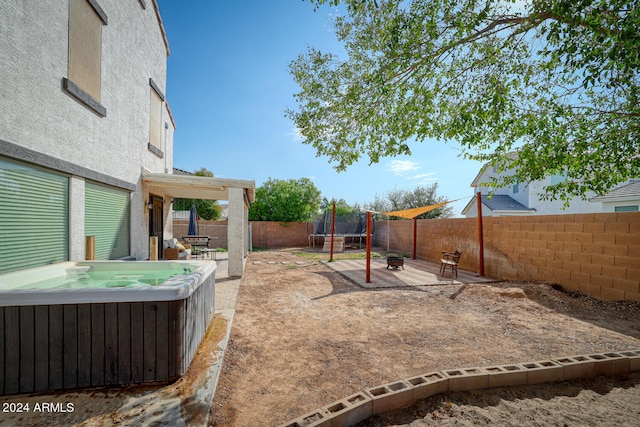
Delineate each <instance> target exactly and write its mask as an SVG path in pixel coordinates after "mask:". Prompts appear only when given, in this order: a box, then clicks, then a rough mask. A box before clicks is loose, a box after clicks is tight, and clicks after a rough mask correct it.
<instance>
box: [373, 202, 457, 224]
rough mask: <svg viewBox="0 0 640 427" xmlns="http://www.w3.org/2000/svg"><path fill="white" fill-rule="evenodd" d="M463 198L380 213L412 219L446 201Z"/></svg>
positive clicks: (442, 204) (440, 205) (444, 203)
mask: <svg viewBox="0 0 640 427" xmlns="http://www.w3.org/2000/svg"><path fill="white" fill-rule="evenodd" d="M462 199H464V197H462V198H460V199H455V200H449V201H447V202H443V203H438V204H435V205H429V206H421V207H419V208H411V209H403V210H399V211H391V212H380V213H381V214H384V215H389V216H398V217H400V218H407V219H413V218H415V217H417V216H419V215H422V214H423V213H425V212H429V211H432V210H434V209H438V208H439V207H442V206H444V205H446V204H448V203H453V202H457V201H458V200H462Z"/></svg>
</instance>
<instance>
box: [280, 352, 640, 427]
mask: <svg viewBox="0 0 640 427" xmlns="http://www.w3.org/2000/svg"><path fill="white" fill-rule="evenodd" d="M631 372H640V349H632V350H625V351H616V352H613V351H612V352H606V353H593V354H590V355H575V356H565V357H559V358H557V359H551V360H542V361H538V362H525V363H517V364H516V363H512V364H506V365H497V366H488V367H472V368H461V369H448V370H446V371H434V372H430V373H428V374H424V375H418V376H414V377H411V378H408V379H405V380H399V381H394V382H391V383H388V384H383V385H381V386H378V387H370V388H368V389H366V390H365V391H364V392H358V393H354V394H352V395H350V396H349V397H346V398H344V399H340V400H338V401H336V402H334V403H332V404H330V405H327V406H324V407H322V408H320V409H318V410H316V411H312V412H309V413H307V414H306V415H303V416H301V417H299V418H296V419H295V420H293V421H291V422H288V423H285V424H281V425H280V427H338V426H349V425H353V424H356V423H358V422H360V421H364V420H366V419H368V418H370V417H371V416H373V415H376V414H381V413H384V412H389V411H393V410H396V409H400V408H403V407H406V406H409V405H411V404H413V403H414V402H415V401H416V400H420V399H426V398H428V397H430V396H433V395H436V394H439V393H444V392H447V391H471V390H480V389H482V388H485V389H489V388H495V387H508V386H517V385H526V384H528V385H534V384H540V383H542V382H560V381H565V380H572V379H581V378H593V377H596V376H600V375H612V376H615V375H626V374H629V373H631ZM492 378H493V379H492ZM452 380H453V384H452ZM482 385H484V387H481V386H482ZM465 387H467V388H465Z"/></svg>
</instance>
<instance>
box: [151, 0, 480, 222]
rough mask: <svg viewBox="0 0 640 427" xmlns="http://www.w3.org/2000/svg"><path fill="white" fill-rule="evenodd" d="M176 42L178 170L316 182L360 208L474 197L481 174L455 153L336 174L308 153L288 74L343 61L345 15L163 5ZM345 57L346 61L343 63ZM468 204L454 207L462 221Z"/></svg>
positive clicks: (173, 90) (422, 149) (170, 84)
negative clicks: (319, 58)
mask: <svg viewBox="0 0 640 427" xmlns="http://www.w3.org/2000/svg"><path fill="white" fill-rule="evenodd" d="M158 5H159V7H160V12H161V14H162V19H163V22H164V26H165V29H166V31H167V37H168V39H169V48H170V50H171V56H170V57H169V58H168V70H167V89H166V94H167V100H168V102H169V105H170V107H171V111H172V113H173V116H174V118H175V121H176V127H177V130H176V132H175V134H174V166H175V167H178V168H181V169H186V170H189V171H194V170H197V169H199V168H200V167H206V168H207V169H209V170H211V171H212V172H213V173H214V174H215V176H216V177H220V178H234V179H249V180H255V182H256V186H260V185H262V183H264V182H265V181H266V180H267V179H269V178H277V179H298V178H303V177H307V178H310V179H312V180H313V182H314V183H315V185H316V186H317V187H318V188H319V189H320V191H321V192H322V196H323V197H327V198H329V199H331V198H332V197H335V198H337V199H345V200H346V201H347V202H348V203H350V204H353V203H356V202H357V203H359V204H360V205H362V204H364V203H366V202H370V201H373V200H374V198H375V196H376V194H378V195H380V196H382V197H384V195H385V194H386V192H387V191H389V190H392V189H394V188H398V189H408V190H412V189H414V188H415V187H417V186H418V185H427V184H431V183H433V182H438V186H439V187H438V194H439V195H442V196H445V197H447V198H448V199H451V200H452V199H457V198H460V197H466V196H471V195H472V194H473V190H472V188H471V187H470V185H471V181H472V180H473V178H474V177H475V176H476V174H477V173H478V171H479V169H480V166H481V164H480V163H478V162H474V161H469V160H464V159H462V158H460V157H458V154H459V148H458V146H457V145H456V144H455V143H448V144H444V143H439V142H435V141H425V142H423V143H413V144H411V145H410V147H411V149H412V152H413V154H412V155H411V156H398V157H393V158H384V159H382V160H381V161H380V163H378V164H375V165H371V166H369V165H368V160H367V159H366V158H365V159H362V160H361V161H360V163H358V164H355V165H353V166H351V167H350V168H349V169H348V170H347V171H346V172H341V173H338V172H336V171H335V170H334V169H333V168H332V166H331V164H329V162H328V159H327V158H326V157H316V152H315V149H314V148H313V147H311V146H308V145H305V144H302V142H301V139H300V138H299V136H298V135H296V131H295V128H294V125H293V122H291V120H289V119H288V118H286V117H285V116H284V112H285V110H286V109H287V108H295V107H296V103H295V100H294V99H293V94H295V93H296V92H298V91H299V88H298V86H297V85H296V84H295V82H294V81H293V78H292V76H291V75H290V74H289V71H288V65H289V63H290V62H291V61H292V60H293V59H295V58H296V57H297V56H298V55H300V54H303V53H305V52H306V50H307V48H308V47H309V46H313V47H315V48H318V49H321V50H323V51H331V52H333V53H337V54H341V53H342V52H343V50H342V47H341V45H340V44H339V43H338V42H337V40H336V38H335V35H334V33H333V26H332V20H333V19H334V17H335V16H336V14H337V13H339V10H338V9H336V8H332V7H330V6H323V7H321V8H320V9H319V10H318V11H315V12H314V6H313V5H312V4H310V3H309V2H308V1H303V0H276V1H258V0H253V1H250V0H235V1H210V0H190V1H177V0H158ZM343 57H344V56H343ZM468 201H469V199H465V200H461V201H459V202H456V203H454V205H453V206H454V212H455V214H456V216H460V215H461V211H462V208H463V207H464V206H465V205H466V203H467V202H468Z"/></svg>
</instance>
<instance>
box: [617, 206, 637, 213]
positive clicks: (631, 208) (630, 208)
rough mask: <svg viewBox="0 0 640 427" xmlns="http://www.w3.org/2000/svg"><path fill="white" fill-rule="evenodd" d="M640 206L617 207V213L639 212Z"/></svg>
mask: <svg viewBox="0 0 640 427" xmlns="http://www.w3.org/2000/svg"><path fill="white" fill-rule="evenodd" d="M639 207H640V206H638V205H631V206H616V207H615V211H616V212H638V208H639Z"/></svg>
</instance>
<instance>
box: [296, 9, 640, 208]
mask: <svg viewBox="0 0 640 427" xmlns="http://www.w3.org/2000/svg"><path fill="white" fill-rule="evenodd" d="M311 2H312V3H314V4H315V5H316V7H318V6H319V5H321V4H323V3H329V4H332V5H335V4H338V3H340V1H338V0H315V1H314V0H312V1H311ZM344 3H345V4H346V11H347V14H346V15H345V16H340V17H338V18H337V19H336V22H335V31H336V35H337V36H338V39H339V40H340V41H341V42H342V43H344V47H345V50H346V52H347V55H348V58H346V59H344V60H341V59H340V58H338V57H337V56H336V55H334V54H330V53H323V52H320V51H318V50H316V49H313V48H310V49H309V50H308V52H307V53H306V54H304V55H301V56H299V57H298V58H297V59H296V60H294V61H293V62H292V63H291V65H290V71H291V73H292V75H293V77H294V79H295V81H296V82H297V83H298V85H299V86H300V88H301V92H300V93H298V94H296V95H295V97H296V100H297V102H298V106H299V108H298V110H287V112H286V114H287V116H289V117H290V118H292V119H293V121H294V122H295V124H296V126H297V127H298V129H299V130H300V132H301V134H302V135H303V137H304V138H305V140H304V143H306V144H311V145H313V146H314V147H315V148H316V150H317V153H318V155H324V156H328V158H329V161H330V162H332V163H334V166H335V168H336V169H337V170H339V171H340V170H344V169H346V168H347V167H348V166H349V165H351V164H353V163H354V162H356V161H357V160H359V158H360V157H361V155H363V154H366V155H367V156H368V158H369V161H370V162H371V163H375V162H378V161H379V160H380V158H382V157H385V156H395V155H398V154H410V153H411V150H410V147H409V145H408V141H409V140H414V139H415V140H416V141H418V142H422V141H424V140H425V139H427V138H432V139H440V140H451V141H457V142H458V143H459V144H460V145H461V146H462V148H463V150H464V154H463V155H464V156H465V157H466V158H471V159H476V160H480V161H482V162H484V163H488V164H490V165H491V166H493V167H496V169H497V170H498V171H504V170H508V169H514V170H515V175H513V176H510V177H504V178H501V179H500V180H499V181H497V182H494V183H493V185H510V184H512V183H514V182H521V183H527V182H530V181H535V180H541V179H542V178H544V177H546V176H550V175H554V174H566V175H567V178H568V179H567V180H565V181H563V182H560V183H557V184H554V185H551V186H549V187H547V188H546V191H547V197H548V198H562V199H564V200H568V199H569V198H570V197H572V196H574V195H580V196H582V197H585V196H586V194H587V192H588V191H595V192H596V193H600V194H602V193H605V192H606V191H607V190H608V189H610V188H611V187H613V186H614V185H616V184H617V183H620V182H623V181H625V180H627V179H628V178H631V177H635V176H640V155H638V153H639V152H640V102H638V101H639V99H638V98H639V83H640V82H639V80H640V79H639V76H638V71H639V70H638V69H639V67H640V32H639V28H640V7H638V5H637V3H636V2H634V1H631V0H584V1H580V2H576V1H567V0H551V1H541V0H532V1H530V2H520V1H515V0H506V1H505V0H487V1H484V2H477V1H473V0H463V1H459V0H429V1H425V0H413V1H407V0H386V1H385V0H379V1H371V0H346V1H344ZM514 152H515V153H517V155H513V153H514Z"/></svg>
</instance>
